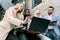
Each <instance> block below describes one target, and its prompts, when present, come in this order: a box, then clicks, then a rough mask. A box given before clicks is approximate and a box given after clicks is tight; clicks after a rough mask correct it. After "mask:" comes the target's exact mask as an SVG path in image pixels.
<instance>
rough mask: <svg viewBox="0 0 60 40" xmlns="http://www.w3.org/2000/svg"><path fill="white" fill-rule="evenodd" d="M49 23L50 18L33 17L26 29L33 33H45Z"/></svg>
mask: <svg viewBox="0 0 60 40" xmlns="http://www.w3.org/2000/svg"><path fill="white" fill-rule="evenodd" d="M49 23H50V20H47V19H43V18H37V17H33V18H32V20H31V23H30V25H29V30H28V31H29V32H30V33H35V32H37V31H38V32H40V33H45V31H46V29H47V28H48V25H49Z"/></svg>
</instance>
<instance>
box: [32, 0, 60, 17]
mask: <svg viewBox="0 0 60 40" xmlns="http://www.w3.org/2000/svg"><path fill="white" fill-rule="evenodd" d="M49 6H53V7H54V8H55V11H54V12H55V13H57V14H58V15H59V16H60V0H42V3H41V4H39V5H38V6H36V7H35V8H33V9H32V13H34V12H35V11H36V10H40V12H41V14H42V15H46V14H47V9H48V7H49Z"/></svg>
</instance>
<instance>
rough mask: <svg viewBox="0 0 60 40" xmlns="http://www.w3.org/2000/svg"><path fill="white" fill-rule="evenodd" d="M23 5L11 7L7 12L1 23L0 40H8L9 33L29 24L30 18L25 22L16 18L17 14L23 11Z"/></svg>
mask: <svg viewBox="0 0 60 40" xmlns="http://www.w3.org/2000/svg"><path fill="white" fill-rule="evenodd" d="M23 5H24V4H23V3H18V4H17V5H16V6H13V7H10V8H9V9H8V10H6V12H5V15H4V18H3V20H2V21H1V22H0V40H6V37H7V35H8V33H9V32H10V31H11V29H12V28H14V26H15V25H16V26H17V27H18V26H21V25H23V24H26V23H28V18H26V19H25V20H24V21H22V20H19V19H17V18H16V12H18V11H22V9H23Z"/></svg>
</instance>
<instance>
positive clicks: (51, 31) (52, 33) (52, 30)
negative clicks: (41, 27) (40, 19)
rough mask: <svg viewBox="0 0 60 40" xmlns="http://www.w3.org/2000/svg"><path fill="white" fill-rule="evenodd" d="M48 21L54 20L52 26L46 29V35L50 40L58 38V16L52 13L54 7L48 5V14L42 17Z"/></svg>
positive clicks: (59, 20) (59, 33)
mask: <svg viewBox="0 0 60 40" xmlns="http://www.w3.org/2000/svg"><path fill="white" fill-rule="evenodd" d="M44 18H45V19H48V20H50V21H56V22H55V23H54V26H51V25H50V26H48V31H46V32H47V33H46V36H47V37H49V38H51V39H52V40H60V37H59V36H60V32H59V28H58V23H59V22H60V18H59V17H58V16H57V15H56V14H55V13H54V7H52V6H49V8H48V15H46V16H45V17H44Z"/></svg>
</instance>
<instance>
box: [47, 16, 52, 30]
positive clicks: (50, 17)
mask: <svg viewBox="0 0 60 40" xmlns="http://www.w3.org/2000/svg"><path fill="white" fill-rule="evenodd" d="M48 19H49V20H50V21H52V15H48ZM48 29H53V26H48Z"/></svg>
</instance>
